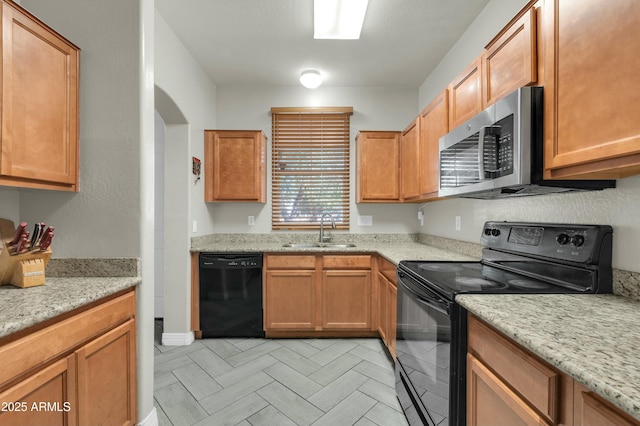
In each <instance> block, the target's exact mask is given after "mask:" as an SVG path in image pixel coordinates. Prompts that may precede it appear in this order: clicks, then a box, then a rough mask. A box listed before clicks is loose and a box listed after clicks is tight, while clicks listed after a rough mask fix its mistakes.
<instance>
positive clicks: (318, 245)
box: [282, 243, 356, 248]
mask: <svg viewBox="0 0 640 426" xmlns="http://www.w3.org/2000/svg"><path fill="white" fill-rule="evenodd" d="M355 246H356V245H355V244H351V243H345V244H343V243H285V244H283V245H282V247H289V248H349V247H355Z"/></svg>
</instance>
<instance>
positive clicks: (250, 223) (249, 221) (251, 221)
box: [247, 216, 256, 226]
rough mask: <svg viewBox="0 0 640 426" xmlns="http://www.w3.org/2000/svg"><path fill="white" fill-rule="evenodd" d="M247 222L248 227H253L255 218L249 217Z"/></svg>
mask: <svg viewBox="0 0 640 426" xmlns="http://www.w3.org/2000/svg"><path fill="white" fill-rule="evenodd" d="M247 222H248V223H249V226H254V225H255V224H256V217H255V216H249V220H248V221H247Z"/></svg>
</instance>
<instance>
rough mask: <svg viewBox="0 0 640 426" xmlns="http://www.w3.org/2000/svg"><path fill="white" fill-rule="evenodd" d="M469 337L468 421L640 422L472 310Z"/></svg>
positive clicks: (603, 424) (496, 424)
mask: <svg viewBox="0 0 640 426" xmlns="http://www.w3.org/2000/svg"><path fill="white" fill-rule="evenodd" d="M468 342H469V350H468V354H467V424H468V425H478V426H481V425H491V426H500V425H509V426H511V425H518V424H520V425H580V426H586V425H593V426H596V425H597V426H606V425H629V426H630V425H635V426H638V425H640V422H638V421H637V420H635V419H633V418H631V417H630V416H629V415H627V414H626V413H624V412H622V411H621V410H620V409H619V408H617V407H614V406H613V405H612V404H611V403H609V402H607V401H605V400H604V399H602V398H601V397H600V396H598V395H596V394H594V393H593V392H591V391H590V390H588V389H587V388H586V387H584V386H583V385H581V384H579V383H578V382H576V381H574V380H573V379H572V378H571V377H569V376H567V375H566V374H564V373H562V372H560V371H558V370H556V369H555V368H554V367H552V366H551V365H549V364H547V363H546V362H545V361H543V360H541V359H539V358H538V357H537V356H535V355H533V354H532V353H530V352H529V351H527V350H526V349H524V348H523V347H521V346H519V345H518V344H516V343H514V342H513V341H512V340H510V339H508V338H507V337H506V336H504V335H502V334H501V333H499V332H498V331H496V330H494V329H493V328H491V327H490V326H488V325H487V324H485V323H483V322H482V321H480V320H479V319H477V318H476V317H474V316H473V315H470V316H469V340H468Z"/></svg>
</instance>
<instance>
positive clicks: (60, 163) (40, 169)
mask: <svg viewBox="0 0 640 426" xmlns="http://www.w3.org/2000/svg"><path fill="white" fill-rule="evenodd" d="M1 7H2V138H1V140H0V145H1V147H2V149H1V152H0V156H1V158H0V183H1V184H7V185H16V186H25V187H35V188H53V189H61V190H67V191H77V189H78V188H77V185H78V63H79V61H78V55H79V54H78V49H77V48H76V47H75V46H73V45H71V44H70V43H68V42H67V41H66V40H64V39H62V38H61V37H60V36H58V35H57V34H55V33H54V32H53V31H51V30H50V29H49V28H47V27H45V26H44V25H43V24H41V23H40V22H38V21H37V20H35V19H34V18H32V17H30V16H29V15H27V14H26V13H23V12H22V11H21V10H19V9H16V8H14V7H13V6H11V5H9V4H8V3H6V2H2V3H1Z"/></svg>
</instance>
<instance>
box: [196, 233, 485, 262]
mask: <svg viewBox="0 0 640 426" xmlns="http://www.w3.org/2000/svg"><path fill="white" fill-rule="evenodd" d="M293 241H295V242H298V240H293ZM300 242H308V241H305V240H302V241H300ZM312 242H313V241H312ZM336 242H337V243H341V242H345V241H336ZM346 242H349V243H354V244H356V246H355V247H348V248H335V247H309V248H298V247H295V248H292V247H283V242H282V241H237V242H236V241H215V240H212V241H207V240H192V244H191V251H192V252H217V253H234V252H237V253H245V252H256V253H258V252H259V253H280V254H286V253H344V254H349V253H372V254H374V253H378V254H380V255H382V256H383V257H385V258H386V259H387V260H389V261H390V262H392V263H394V264H395V265H397V264H398V263H399V262H400V261H401V260H456V261H468V260H479V258H480V253H481V251H480V249H479V246H477V245H475V244H470V243H460V244H461V245H462V249H459V248H458V247H443V248H440V245H439V246H438V247H436V246H434V245H430V244H428V243H430V241H426V243H422V242H417V241H397V240H393V239H389V240H388V241H375V240H364V241H362V240H360V241H358V240H348V241H346ZM461 253H463V254H461Z"/></svg>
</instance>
